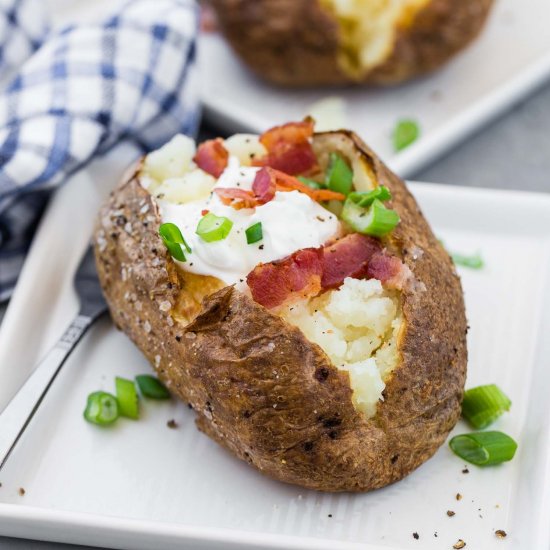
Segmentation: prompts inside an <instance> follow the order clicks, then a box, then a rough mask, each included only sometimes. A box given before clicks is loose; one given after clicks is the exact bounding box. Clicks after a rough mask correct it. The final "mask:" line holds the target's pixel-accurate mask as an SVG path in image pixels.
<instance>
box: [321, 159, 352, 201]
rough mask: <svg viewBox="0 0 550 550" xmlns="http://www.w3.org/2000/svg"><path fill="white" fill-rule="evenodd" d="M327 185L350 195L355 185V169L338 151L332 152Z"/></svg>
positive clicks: (338, 191)
mask: <svg viewBox="0 0 550 550" xmlns="http://www.w3.org/2000/svg"><path fill="white" fill-rule="evenodd" d="M326 185H327V187H328V188H329V189H331V190H332V191H336V192H337V193H342V194H344V195H348V193H349V192H350V191H351V189H352V187H353V171H352V169H351V168H350V167H349V165H348V163H347V162H346V161H345V160H344V158H343V157H341V156H340V155H339V154H338V153H331V154H330V157H329V166H328V171H327V175H326Z"/></svg>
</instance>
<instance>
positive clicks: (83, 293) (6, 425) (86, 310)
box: [0, 246, 107, 470]
mask: <svg viewBox="0 0 550 550" xmlns="http://www.w3.org/2000/svg"><path fill="white" fill-rule="evenodd" d="M74 286H75V290H76V293H77V296H78V299H79V301H80V309H79V312H78V315H77V316H76V317H75V318H74V319H73V321H72V323H71V324H70V325H69V326H68V327H67V330H65V332H64V333H63V335H62V336H61V338H60V339H59V340H58V342H57V343H56V344H55V346H54V347H53V348H52V349H51V350H50V351H49V352H48V353H47V355H46V356H45V357H44V359H42V361H40V363H39V364H38V366H37V367H36V368H35V370H34V372H33V373H32V374H31V376H30V377H29V378H28V380H27V381H26V382H25V384H24V385H23V387H22V388H21V389H20V390H19V392H18V393H17V394H16V395H15V397H14V398H13V399H12V400H11V401H10V402H9V404H8V406H7V407H6V408H5V409H4V411H3V412H2V414H1V415H0V461H1V462H0V470H1V469H2V467H3V466H4V464H6V461H7V460H8V458H9V456H10V454H11V452H12V451H13V449H14V448H15V446H16V445H17V443H18V441H19V439H20V438H21V436H22V435H23V433H24V432H25V430H26V428H27V426H28V425H29V423H30V421H31V420H32V418H33V416H34V415H35V413H36V411H37V410H38V407H40V404H41V403H42V400H43V399H44V397H45V395H46V393H47V392H48V390H49V389H50V387H51V385H52V384H53V381H54V380H55V378H56V376H57V375H58V374H59V371H60V370H61V367H62V366H63V364H64V363H65V360H66V359H67V357H68V356H69V354H70V353H71V352H72V351H73V349H74V347H75V346H76V344H77V343H78V342H79V341H80V339H81V338H82V336H83V335H84V333H85V332H86V330H88V328H89V327H90V326H91V325H92V323H93V322H94V321H95V320H96V319H97V318H98V317H99V316H100V315H101V314H102V313H104V312H105V311H106V310H107V304H106V303H105V299H104V298H103V294H102V292H101V287H100V285H99V279H98V277H97V272H96V268H95V262H94V254H93V250H92V247H91V246H90V247H89V248H88V250H87V251H86V254H84V256H83V258H82V260H81V261H80V265H79V266H78V269H77V271H76V274H75V278H74Z"/></svg>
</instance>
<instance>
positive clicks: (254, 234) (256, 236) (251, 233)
mask: <svg viewBox="0 0 550 550" xmlns="http://www.w3.org/2000/svg"><path fill="white" fill-rule="evenodd" d="M245 234H246V242H247V243H248V244H254V243H257V242H258V241H261V240H262V239H263V238H264V233H263V229H262V222H257V223H255V224H253V225H251V226H250V227H249V228H248V229H246V230H245Z"/></svg>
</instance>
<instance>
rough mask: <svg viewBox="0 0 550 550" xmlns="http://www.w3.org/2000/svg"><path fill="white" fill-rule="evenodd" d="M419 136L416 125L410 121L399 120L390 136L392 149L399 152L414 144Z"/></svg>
mask: <svg viewBox="0 0 550 550" xmlns="http://www.w3.org/2000/svg"><path fill="white" fill-rule="evenodd" d="M419 135H420V128H419V126H418V123H417V122H415V121H414V120H411V119H403V120H400V121H399V122H398V123H397V125H396V126H395V128H394V130H393V134H392V139H393V148H394V150H395V151H401V150H402V149H405V147H408V146H409V145H410V144H411V143H414V142H415V141H416V140H417V139H418V136H419Z"/></svg>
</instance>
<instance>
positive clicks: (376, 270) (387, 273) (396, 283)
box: [366, 250, 411, 289]
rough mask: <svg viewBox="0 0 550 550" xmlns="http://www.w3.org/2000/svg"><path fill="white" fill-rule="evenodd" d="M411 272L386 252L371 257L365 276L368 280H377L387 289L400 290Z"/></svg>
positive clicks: (379, 252)
mask: <svg viewBox="0 0 550 550" xmlns="http://www.w3.org/2000/svg"><path fill="white" fill-rule="evenodd" d="M410 274H411V270H410V269H409V268H408V267H407V266H406V265H405V264H404V263H403V262H402V261H401V260H400V259H399V258H397V257H396V256H391V255H390V254H388V253H387V252H386V251H382V250H380V251H378V252H376V254H374V255H373V256H372V258H371V259H370V261H369V263H368V265H367V271H366V276H367V278H368V279H378V280H379V281H381V282H382V283H383V284H384V286H386V287H387V288H396V289H402V288H403V285H404V284H405V281H406V280H407V279H408V278H409V276H410Z"/></svg>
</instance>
